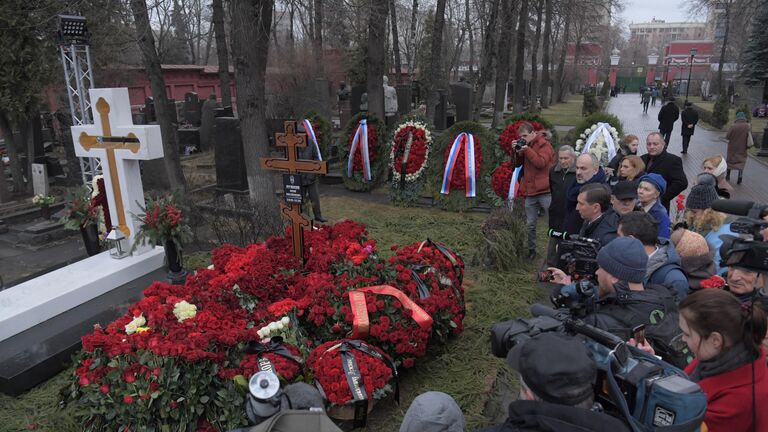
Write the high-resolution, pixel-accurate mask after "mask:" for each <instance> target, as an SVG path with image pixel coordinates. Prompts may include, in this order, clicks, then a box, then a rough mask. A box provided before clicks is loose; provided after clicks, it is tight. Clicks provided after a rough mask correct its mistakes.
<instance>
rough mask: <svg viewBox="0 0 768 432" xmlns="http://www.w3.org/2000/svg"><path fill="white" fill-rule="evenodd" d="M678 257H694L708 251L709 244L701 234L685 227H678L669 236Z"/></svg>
mask: <svg viewBox="0 0 768 432" xmlns="http://www.w3.org/2000/svg"><path fill="white" fill-rule="evenodd" d="M670 240H672V243H674V245H675V250H677V254H678V255H680V257H695V256H702V255H706V254H708V253H709V244H708V243H707V240H706V239H705V238H704V237H702V235H701V234H699V233H696V232H693V231H691V230H687V229H678V230H675V232H673V233H672V236H671V237H670Z"/></svg>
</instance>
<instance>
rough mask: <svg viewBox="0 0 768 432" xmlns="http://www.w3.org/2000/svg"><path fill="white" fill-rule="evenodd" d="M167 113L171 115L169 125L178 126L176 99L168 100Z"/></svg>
mask: <svg viewBox="0 0 768 432" xmlns="http://www.w3.org/2000/svg"><path fill="white" fill-rule="evenodd" d="M168 113H169V114H170V115H171V123H173V124H179V112H178V111H177V110H176V99H168Z"/></svg>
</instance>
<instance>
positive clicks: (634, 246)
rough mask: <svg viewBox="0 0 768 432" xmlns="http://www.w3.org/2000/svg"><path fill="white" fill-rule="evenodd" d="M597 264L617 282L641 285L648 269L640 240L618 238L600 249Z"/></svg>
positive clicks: (646, 258) (646, 257) (646, 256)
mask: <svg viewBox="0 0 768 432" xmlns="http://www.w3.org/2000/svg"><path fill="white" fill-rule="evenodd" d="M597 264H598V265H599V266H600V268H602V269H603V270H605V271H606V272H608V273H609V274H611V275H613V277H615V278H617V279H619V280H622V281H627V282H633V283H642V282H643V279H645V273H646V270H647V267H648V255H647V254H646V253H645V249H644V248H643V244H642V243H640V240H638V239H636V238H632V237H619V238H617V239H614V240H612V241H611V242H610V243H608V244H607V245H605V246H603V247H602V248H601V249H600V252H598V253H597Z"/></svg>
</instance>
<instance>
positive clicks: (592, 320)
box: [549, 237, 677, 339]
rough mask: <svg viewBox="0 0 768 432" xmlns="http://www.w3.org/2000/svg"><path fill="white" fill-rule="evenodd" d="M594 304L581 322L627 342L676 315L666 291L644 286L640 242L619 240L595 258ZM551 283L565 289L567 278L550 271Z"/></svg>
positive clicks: (644, 260)
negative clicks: (638, 332)
mask: <svg viewBox="0 0 768 432" xmlns="http://www.w3.org/2000/svg"><path fill="white" fill-rule="evenodd" d="M597 265H598V269H597V273H596V276H597V285H598V301H597V303H596V305H595V309H594V311H593V312H591V313H588V315H587V316H586V317H584V322H586V323H587V324H591V325H593V326H595V327H598V328H601V329H603V330H607V331H609V332H611V333H614V334H615V335H617V336H619V337H621V338H623V339H629V338H630V336H631V331H632V329H633V328H635V327H637V326H639V325H641V324H644V325H650V324H652V323H657V322H658V321H659V320H660V319H663V317H664V316H666V315H668V314H670V313H673V312H675V313H676V312H677V305H676V303H675V297H674V296H673V295H672V294H671V293H670V292H669V290H667V289H666V288H664V287H662V286H659V285H652V284H646V283H644V281H645V274H646V271H647V269H648V255H647V254H646V252H645V249H644V248H643V244H642V243H641V242H640V240H637V239H634V238H631V237H619V238H617V239H615V240H613V241H612V242H610V243H608V245H606V246H604V247H602V248H601V249H600V252H598V254H597ZM549 270H550V271H551V272H552V276H553V282H554V283H558V284H562V285H568V284H570V283H571V278H570V277H569V276H567V275H566V274H565V273H564V272H563V271H562V270H560V269H557V268H554V267H550V268H549Z"/></svg>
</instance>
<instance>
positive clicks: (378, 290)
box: [349, 285, 432, 338]
mask: <svg viewBox="0 0 768 432" xmlns="http://www.w3.org/2000/svg"><path fill="white" fill-rule="evenodd" d="M367 292H368V293H373V294H381V295H388V296H392V297H394V298H396V299H398V300H399V301H400V303H402V305H403V309H405V310H407V311H408V312H410V313H411V318H413V320H414V321H416V324H418V325H419V327H421V328H423V329H425V330H426V329H428V328H430V327H432V317H431V316H429V314H428V313H427V312H426V311H425V310H424V309H422V308H421V307H420V306H419V305H417V304H416V303H415V302H414V301H413V300H411V299H410V298H409V297H408V296H407V295H405V293H403V292H402V291H400V290H399V289H397V288H395V287H393V286H389V285H376V286H370V287H365V288H360V289H357V290H355V291H350V292H349V303H350V305H351V306H352V315H353V316H354V320H353V323H352V334H353V337H354V338H364V337H366V336H368V331H369V330H370V328H371V322H370V320H369V319H368V305H367V304H366V302H365V293H367Z"/></svg>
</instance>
